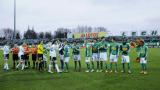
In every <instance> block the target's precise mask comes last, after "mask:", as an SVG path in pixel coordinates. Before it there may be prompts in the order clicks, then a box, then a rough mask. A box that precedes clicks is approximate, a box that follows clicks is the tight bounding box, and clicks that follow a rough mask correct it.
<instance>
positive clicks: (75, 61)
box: [73, 55, 77, 71]
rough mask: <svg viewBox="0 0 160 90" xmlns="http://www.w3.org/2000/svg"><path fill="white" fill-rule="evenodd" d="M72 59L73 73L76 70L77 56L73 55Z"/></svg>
mask: <svg viewBox="0 0 160 90" xmlns="http://www.w3.org/2000/svg"><path fill="white" fill-rule="evenodd" d="M73 59H74V71H76V70H77V56H76V55H73Z"/></svg>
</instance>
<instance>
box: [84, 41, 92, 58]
mask: <svg viewBox="0 0 160 90" xmlns="http://www.w3.org/2000/svg"><path fill="white" fill-rule="evenodd" d="M85 47H86V49H85V55H86V57H91V55H92V45H91V43H87V44H85Z"/></svg>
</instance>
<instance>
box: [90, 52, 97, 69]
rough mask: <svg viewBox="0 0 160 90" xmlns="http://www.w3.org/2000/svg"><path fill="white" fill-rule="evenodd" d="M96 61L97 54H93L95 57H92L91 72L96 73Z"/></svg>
mask: <svg viewBox="0 0 160 90" xmlns="http://www.w3.org/2000/svg"><path fill="white" fill-rule="evenodd" d="M95 60H96V55H95V53H93V55H92V60H91V68H92V69H91V72H94V62H95Z"/></svg>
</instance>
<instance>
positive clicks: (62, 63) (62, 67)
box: [60, 60, 64, 70]
mask: <svg viewBox="0 0 160 90" xmlns="http://www.w3.org/2000/svg"><path fill="white" fill-rule="evenodd" d="M60 62H61V69H62V70H63V69H64V62H63V60H60Z"/></svg>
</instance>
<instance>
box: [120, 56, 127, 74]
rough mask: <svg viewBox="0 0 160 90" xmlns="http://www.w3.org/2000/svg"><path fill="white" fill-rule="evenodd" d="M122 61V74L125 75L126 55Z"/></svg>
mask: <svg viewBox="0 0 160 90" xmlns="http://www.w3.org/2000/svg"><path fill="white" fill-rule="evenodd" d="M121 59H122V61H121V63H122V71H121V72H122V73H124V72H125V62H126V58H125V57H124V55H122V58H121Z"/></svg>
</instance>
